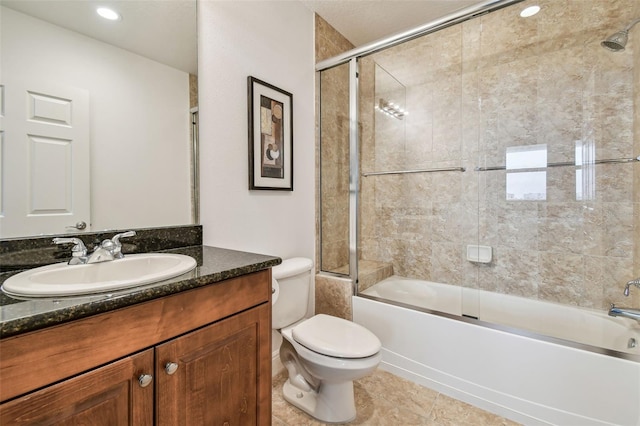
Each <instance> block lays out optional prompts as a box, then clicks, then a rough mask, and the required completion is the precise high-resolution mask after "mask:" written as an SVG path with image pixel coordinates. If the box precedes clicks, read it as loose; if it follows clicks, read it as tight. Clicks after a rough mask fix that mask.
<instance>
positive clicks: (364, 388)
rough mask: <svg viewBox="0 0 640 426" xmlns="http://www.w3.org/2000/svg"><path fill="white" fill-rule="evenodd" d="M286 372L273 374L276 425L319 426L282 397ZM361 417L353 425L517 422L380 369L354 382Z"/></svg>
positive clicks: (440, 425)
mask: <svg viewBox="0 0 640 426" xmlns="http://www.w3.org/2000/svg"><path fill="white" fill-rule="evenodd" d="M285 380H286V372H282V373H280V374H278V375H277V376H275V377H274V378H273V423H272V424H273V426H316V425H324V424H325V423H322V422H319V421H317V420H314V419H313V418H312V417H310V416H308V415H307V414H306V413H303V412H302V411H300V410H298V409H297V408H295V407H293V406H291V405H290V404H289V403H287V402H286V401H285V400H284V399H283V397H282V385H283V384H284V382H285ZM354 392H355V398H356V407H357V413H358V415H357V417H356V419H355V420H354V421H353V422H351V423H349V424H350V425H372V426H384V425H389V426H399V425H402V426H410V425H415V426H418V425H428V426H494V425H495V426H517V425H518V423H515V422H513V421H511V420H507V419H504V418H502V417H500V416H497V415H495V414H491V413H488V412H486V411H483V410H481V409H479V408H476V407H474V406H472V405H469V404H466V403H464V402H461V401H458V400H455V399H453V398H450V397H448V396H446V395H443V394H441V393H438V392H437V391H434V390H432V389H428V388H425V387H422V386H419V385H417V384H415V383H412V382H410V381H408V380H405V379H402V378H400V377H397V376H395V375H393V374H391V373H388V372H386V371H382V370H380V369H378V370H377V371H376V372H375V373H374V374H372V375H371V376H369V377H365V378H364V379H361V380H358V381H356V382H354Z"/></svg>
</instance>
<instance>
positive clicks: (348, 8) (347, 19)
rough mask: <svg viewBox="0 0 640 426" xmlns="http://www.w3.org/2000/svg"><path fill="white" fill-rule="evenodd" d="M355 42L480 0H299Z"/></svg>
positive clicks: (415, 24) (376, 37) (373, 38)
mask: <svg viewBox="0 0 640 426" xmlns="http://www.w3.org/2000/svg"><path fill="white" fill-rule="evenodd" d="M300 1H301V2H302V3H304V4H305V6H307V7H308V8H309V9H311V10H312V11H314V12H316V13H317V14H318V15H320V16H321V17H322V18H323V19H324V20H325V21H327V22H328V23H329V24H331V26H332V27H333V28H335V29H336V30H337V31H338V32H339V33H341V34H342V35H343V36H345V37H346V38H347V40H349V41H350V42H351V43H353V44H354V46H356V47H358V46H362V45H364V44H367V43H370V42H373V41H376V40H379V39H382V38H386V37H388V36H390V35H393V34H396V33H399V32H403V31H406V30H410V29H412V28H416V27H419V26H421V25H423V24H427V23H429V22H431V21H434V20H436V19H438V18H442V17H443V16H446V15H448V14H450V13H452V12H455V11H457V10H460V9H464V8H466V7H468V6H471V5H473V4H476V3H478V2H479V0H300Z"/></svg>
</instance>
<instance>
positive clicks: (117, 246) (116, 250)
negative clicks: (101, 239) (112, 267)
mask: <svg viewBox="0 0 640 426" xmlns="http://www.w3.org/2000/svg"><path fill="white" fill-rule="evenodd" d="M135 235H136V231H127V232H123V233H120V234H116V235H114V236H113V238H111V241H113V244H114V247H113V249H112V251H113V257H114V259H122V258H123V257H124V255H123V254H122V243H121V242H120V238H126V237H133V236H135Z"/></svg>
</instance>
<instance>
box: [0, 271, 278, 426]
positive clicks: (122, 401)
mask: <svg viewBox="0 0 640 426" xmlns="http://www.w3.org/2000/svg"><path fill="white" fill-rule="evenodd" d="M270 289H271V271H270V270H265V271H261V272H257V273H254V274H250V275H245V276H242V277H238V278H233V279H230V280H227V281H223V282H219V283H212V284H211V285H208V286H205V287H200V288H197V289H194V290H188V291H185V292H183V293H178V294H175V295H171V296H167V297H163V298H159V299H155V300H152V301H150V302H145V303H142V304H139V305H133V306H130V307H127V308H123V309H119V310H115V311H110V312H106V313H104V314H99V315H94V316H92V317H88V318H85V319H81V320H77V321H73V322H70V323H67V324H63V325H59V326H55V327H50V328H47V329H43V330H39V331H34V332H31V333H27V334H23V335H18V336H15V337H12V338H8V339H4V340H2V341H0V395H1V398H2V401H3V403H2V404H0V425H2V426H8V425H45V424H52V425H53V424H55V425H104V426H107V425H109V426H112V425H135V426H138V425H154V424H155V425H171V426H175V425H189V426H191V425H194V426H195V425H212V424H220V425H269V424H270V423H271V343H270V339H271V303H270V294H271V291H270ZM114 327H119V328H120V332H114ZM141 333H142V334H141ZM151 341H152V343H151V344H149V342H151ZM56 342H57V343H56ZM52 346H53V347H52ZM27 348H30V349H29V350H26V349H27ZM132 348H134V349H133V350H132ZM142 376H145V377H142ZM148 376H151V377H148ZM142 379H147V381H148V380H149V379H151V380H150V383H149V384H148V385H147V386H143V385H142V384H141V380H142ZM142 381H143V382H144V380H142Z"/></svg>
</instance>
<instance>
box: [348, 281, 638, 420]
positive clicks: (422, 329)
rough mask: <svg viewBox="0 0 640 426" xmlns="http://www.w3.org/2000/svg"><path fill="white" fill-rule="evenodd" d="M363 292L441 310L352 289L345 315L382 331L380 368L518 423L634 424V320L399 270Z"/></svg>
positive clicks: (635, 366) (636, 388) (370, 327)
mask: <svg viewBox="0 0 640 426" xmlns="http://www.w3.org/2000/svg"><path fill="white" fill-rule="evenodd" d="M463 291H464V292H465V293H464V296H465V298H464V299H461V296H462V294H463V293H462V292H463ZM364 293H365V294H368V295H369V296H374V297H380V298H384V299H390V300H396V301H399V302H401V303H406V304H411V305H417V306H419V307H421V308H423V309H429V310H432V311H440V312H445V313H447V314H450V315H444V316H443V315H439V314H437V313H429V312H424V311H419V310H414V309H408V308H405V307H400V306H394V305H392V304H388V303H383V302H380V301H377V300H372V299H369V298H366V297H358V296H354V298H353V315H354V321H355V322H357V323H360V324H362V325H364V326H365V327H367V328H369V329H370V330H371V331H372V332H374V333H375V334H376V335H378V337H379V338H380V340H381V341H382V344H383V360H382V364H381V368H383V369H385V370H388V371H391V372H393V373H395V374H397V375H400V376H403V377H406V378H408V379H410V380H413V381H415V382H417V383H420V384H423V385H425V386H429V387H431V388H434V389H436V390H438V391H440V392H442V393H444V394H448V395H450V396H452V397H455V398H458V399H460V400H463V401H466V402H469V403H471V404H474V405H476V406H479V407H481V408H484V409H486V410H488V411H492V412H494V413H497V414H500V415H502V416H505V417H507V418H510V419H513V420H515V421H518V422H521V423H523V424H527V425H529V424H555V425H576V426H583V425H584V426H586V425H625V426H627V425H630V426H640V326H639V325H638V323H637V322H636V321H633V320H628V319H625V318H612V317H609V316H607V315H606V313H602V312H596V311H588V310H583V309H579V308H572V307H567V306H560V305H556V304H553V303H546V302H538V301H532V300H528V299H523V298H519V297H514V296H505V295H499V294H492V293H489V292H484V291H477V290H469V289H464V290H463V289H461V288H459V287H455V286H449V285H444V284H437V283H429V282H425V281H418V280H410V279H404V278H400V277H392V278H390V279H387V280H384V281H383V282H381V283H378V284H376V285H375V286H373V287H371V288H370V289H367V290H366V291H365V292H364ZM462 300H464V303H463V302H462ZM505 312H506V313H508V314H509V315H506V316H505ZM462 313H465V314H466V315H471V316H476V317H479V318H480V319H481V320H482V321H476V320H471V319H467V318H464V317H461V316H460V315H461V314H462ZM527 315H528V316H527ZM487 322H491V323H493V322H498V323H501V324H503V325H506V326H507V327H502V326H499V327H493V326H491V325H490V324H489V323H487ZM517 329H523V330H530V331H533V333H529V332H519V331H518V330H517ZM544 334H549V335H552V336H555V337H557V338H558V339H547V338H545V337H543V336H542V335H544ZM630 338H635V339H636V341H637V342H638V347H636V348H628V347H627V345H628V341H629V339H630ZM560 339H569V340H572V341H577V342H580V344H573V343H570V342H569V341H564V340H560ZM601 347H608V348H610V349H611V350H600V349H599V348H601Z"/></svg>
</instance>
